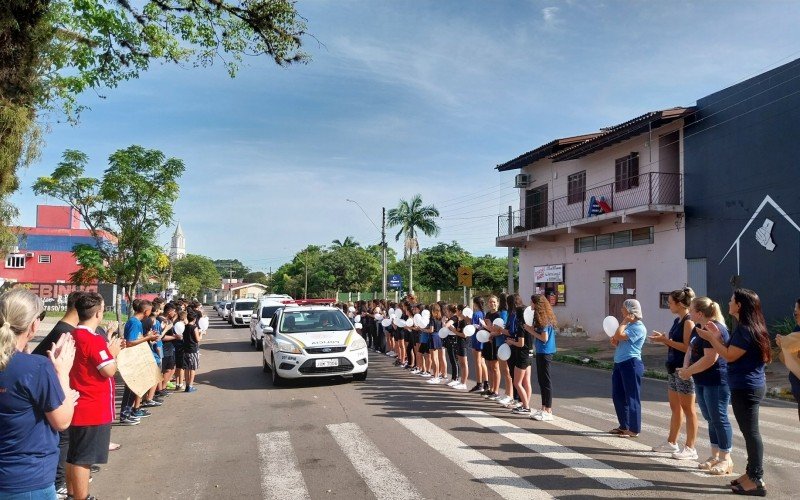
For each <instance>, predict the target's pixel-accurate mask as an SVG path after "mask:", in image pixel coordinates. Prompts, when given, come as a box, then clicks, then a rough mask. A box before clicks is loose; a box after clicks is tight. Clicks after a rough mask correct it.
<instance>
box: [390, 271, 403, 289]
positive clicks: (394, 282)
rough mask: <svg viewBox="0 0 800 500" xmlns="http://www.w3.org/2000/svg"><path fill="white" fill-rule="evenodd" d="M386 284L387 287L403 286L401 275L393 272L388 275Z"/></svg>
mask: <svg viewBox="0 0 800 500" xmlns="http://www.w3.org/2000/svg"><path fill="white" fill-rule="evenodd" d="M388 285H389V288H397V289H401V288H403V277H402V276H400V275H399V274H393V275H391V276H389V280H388Z"/></svg>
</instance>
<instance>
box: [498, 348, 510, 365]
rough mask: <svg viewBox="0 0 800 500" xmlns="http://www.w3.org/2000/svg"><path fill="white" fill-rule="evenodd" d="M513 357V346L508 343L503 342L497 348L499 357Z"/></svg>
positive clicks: (502, 358)
mask: <svg viewBox="0 0 800 500" xmlns="http://www.w3.org/2000/svg"><path fill="white" fill-rule="evenodd" d="M510 357H511V347H509V345H508V344H503V345H501V346H500V347H499V348H498V349H497V359H500V360H502V361H508V358H510Z"/></svg>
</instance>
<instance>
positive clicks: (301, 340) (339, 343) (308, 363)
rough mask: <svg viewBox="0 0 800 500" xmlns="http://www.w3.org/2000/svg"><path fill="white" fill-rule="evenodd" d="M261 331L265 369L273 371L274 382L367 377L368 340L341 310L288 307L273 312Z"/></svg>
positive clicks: (362, 378) (276, 383) (324, 307)
mask: <svg viewBox="0 0 800 500" xmlns="http://www.w3.org/2000/svg"><path fill="white" fill-rule="evenodd" d="M264 333H265V336H264V350H263V353H262V358H263V363H264V372H265V373H266V372H269V373H271V374H272V383H273V384H274V385H281V384H282V383H283V382H284V381H285V380H287V379H297V378H304V377H329V376H331V375H342V376H347V377H352V378H353V380H366V379H367V369H368V367H369V356H368V354H367V343H366V342H365V341H364V339H363V338H362V337H361V335H359V334H358V333H357V332H356V329H355V328H354V327H353V323H352V322H350V320H349V319H348V318H347V316H345V315H344V313H343V312H342V311H341V310H340V309H337V308H334V307H329V306H287V307H284V308H282V309H278V310H277V311H276V312H275V314H274V315H273V317H272V320H271V321H270V325H269V326H267V327H265V328H264Z"/></svg>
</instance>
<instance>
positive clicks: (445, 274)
mask: <svg viewBox="0 0 800 500" xmlns="http://www.w3.org/2000/svg"><path fill="white" fill-rule="evenodd" d="M472 263H473V257H472V255H470V253H469V252H467V251H466V250H464V249H463V248H461V245H459V244H458V243H457V242H455V241H454V242H452V243H438V244H436V245H434V246H432V247H428V248H425V249H423V250H422V251H420V254H419V264H418V268H419V269H420V272H419V276H420V278H419V282H420V284H421V285H423V286H424V287H425V288H427V289H429V290H455V289H457V288H458V276H457V271H458V268H459V266H472Z"/></svg>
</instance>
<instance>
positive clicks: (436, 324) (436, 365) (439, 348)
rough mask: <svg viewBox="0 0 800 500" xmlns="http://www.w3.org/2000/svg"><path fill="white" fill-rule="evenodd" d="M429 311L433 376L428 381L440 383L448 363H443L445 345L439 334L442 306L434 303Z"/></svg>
mask: <svg viewBox="0 0 800 500" xmlns="http://www.w3.org/2000/svg"><path fill="white" fill-rule="evenodd" d="M429 311H430V312H431V317H430V324H429V325H428V330H430V332H431V334H430V335H431V343H430V353H431V354H430V357H431V367H432V370H433V371H432V375H433V376H432V377H431V378H430V380H428V383H429V384H440V383H442V380H444V378H445V375H446V372H447V365H446V364H442V362H443V361H444V356H443V354H444V351H443V347H444V345H443V342H442V337H440V336H439V330H441V329H442V308H441V307H440V306H439V304H436V303H433V304H431V306H430V309H429Z"/></svg>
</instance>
